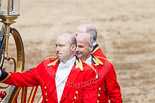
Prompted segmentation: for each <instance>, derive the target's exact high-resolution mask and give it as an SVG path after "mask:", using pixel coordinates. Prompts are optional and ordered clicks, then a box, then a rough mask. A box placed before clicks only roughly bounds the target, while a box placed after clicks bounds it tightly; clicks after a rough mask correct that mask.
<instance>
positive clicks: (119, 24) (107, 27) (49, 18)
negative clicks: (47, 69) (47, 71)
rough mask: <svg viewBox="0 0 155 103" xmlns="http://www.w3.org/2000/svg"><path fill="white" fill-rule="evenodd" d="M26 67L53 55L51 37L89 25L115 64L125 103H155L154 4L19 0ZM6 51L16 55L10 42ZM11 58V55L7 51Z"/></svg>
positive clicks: (125, 0)
mask: <svg viewBox="0 0 155 103" xmlns="http://www.w3.org/2000/svg"><path fill="white" fill-rule="evenodd" d="M16 22H17V23H15V24H13V25H12V27H15V28H17V29H18V31H19V32H20V33H21V36H22V38H23V42H24V46H25V55H26V62H25V68H32V67H35V66H36V65H37V64H39V63H40V62H41V61H42V60H43V59H44V58H46V57H48V56H51V55H55V39H56V37H57V36H58V35H60V34H62V33H64V32H70V33H74V30H75V28H76V27H77V26H78V25H80V24H84V23H91V24H93V25H95V26H96V28H97V29H98V34H99V35H98V40H97V43H99V44H100V47H101V49H102V50H103V52H104V53H105V55H106V56H107V58H108V59H109V60H110V61H111V62H112V63H113V65H114V67H115V70H116V73H117V78H118V82H119V84H120V87H121V91H122V97H123V102H124V103H154V102H155V76H154V75H155V54H154V53H155V29H154V27H155V0H21V16H20V17H19V18H18V19H17V20H16ZM10 44H11V45H12V46H10V51H14V47H13V41H10ZM11 54H13V53H11Z"/></svg>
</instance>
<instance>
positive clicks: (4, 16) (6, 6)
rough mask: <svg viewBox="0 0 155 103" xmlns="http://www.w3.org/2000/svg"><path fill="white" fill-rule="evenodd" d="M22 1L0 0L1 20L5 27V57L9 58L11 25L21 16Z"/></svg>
mask: <svg viewBox="0 0 155 103" xmlns="http://www.w3.org/2000/svg"><path fill="white" fill-rule="evenodd" d="M19 11H20V0H0V19H1V22H2V23H4V25H5V38H6V39H5V40H6V42H5V43H6V46H7V47H5V54H4V57H8V56H7V55H8V41H9V34H10V25H11V24H12V23H14V22H15V21H14V20H15V19H17V18H18V16H19V15H20V13H19Z"/></svg>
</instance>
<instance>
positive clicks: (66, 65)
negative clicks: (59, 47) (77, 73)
mask: <svg viewBox="0 0 155 103" xmlns="http://www.w3.org/2000/svg"><path fill="white" fill-rule="evenodd" d="M75 60H76V58H75V56H74V57H73V58H72V59H70V60H68V61H67V62H66V63H63V62H62V61H60V64H59V65H61V66H65V67H69V66H70V65H71V64H73V63H74V62H75Z"/></svg>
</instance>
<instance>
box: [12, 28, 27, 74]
mask: <svg viewBox="0 0 155 103" xmlns="http://www.w3.org/2000/svg"><path fill="white" fill-rule="evenodd" d="M10 32H11V34H12V35H13V38H14V40H15V44H16V50H17V64H16V69H15V70H14V72H22V71H23V70H24V64H25V55H24V46H23V41H22V38H21V36H20V34H19V32H18V31H17V30H16V29H14V28H11V30H10Z"/></svg>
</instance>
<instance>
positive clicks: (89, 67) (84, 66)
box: [82, 61, 95, 72]
mask: <svg viewBox="0 0 155 103" xmlns="http://www.w3.org/2000/svg"><path fill="white" fill-rule="evenodd" d="M82 63H83V68H84V71H87V72H90V71H92V72H95V69H94V67H93V66H91V65H89V64H88V63H86V62H85V61H83V62H82Z"/></svg>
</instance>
